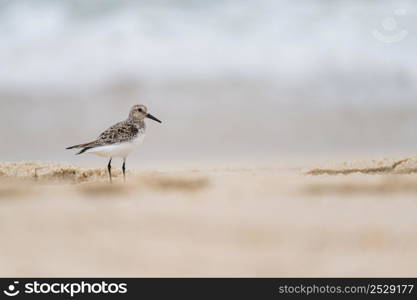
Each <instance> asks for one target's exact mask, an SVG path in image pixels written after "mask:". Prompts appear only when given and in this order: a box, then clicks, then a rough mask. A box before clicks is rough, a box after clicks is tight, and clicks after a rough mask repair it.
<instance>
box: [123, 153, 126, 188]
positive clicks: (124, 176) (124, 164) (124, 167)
mask: <svg viewBox="0 0 417 300" xmlns="http://www.w3.org/2000/svg"><path fill="white" fill-rule="evenodd" d="M122 170H123V179H124V181H125V182H126V158H123V166H122Z"/></svg>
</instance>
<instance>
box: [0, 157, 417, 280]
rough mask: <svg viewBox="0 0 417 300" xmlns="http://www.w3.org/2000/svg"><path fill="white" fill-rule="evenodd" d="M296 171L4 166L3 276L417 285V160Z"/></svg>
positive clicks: (275, 166)
mask: <svg viewBox="0 0 417 300" xmlns="http://www.w3.org/2000/svg"><path fill="white" fill-rule="evenodd" d="M284 162H285V161H284V160H274V161H272V162H270V163H268V164H265V163H262V164H259V165H258V166H255V165H254V164H250V166H249V165H248V166H246V167H245V166H244V164H243V165H239V166H238V165H236V166H231V167H228V166H227V164H223V165H221V164H219V165H218V166H213V165H200V166H198V165H196V166H195V167H189V168H188V169H184V168H179V167H178V168H177V169H176V168H175V167H172V168H169V169H167V170H164V169H163V168H159V169H158V170H157V171H152V170H146V171H140V170H133V171H131V172H130V173H129V174H128V182H127V183H126V184H125V183H123V182H122V176H121V174H120V171H118V170H114V176H115V184H113V185H110V184H109V183H108V182H107V181H108V179H107V174H106V172H105V170H104V169H83V168H79V167H77V166H71V165H62V164H54V163H40V162H19V163H7V162H3V163H1V164H0V175H1V177H0V236H2V240H3V242H2V247H0V266H1V268H0V276H10V277H17V276H26V277H31V276H33V277H34V276H44V277H49V276H51V277H52V276H60V277H72V276H83V277H87V276H97V277H106V276H111V277H114V276H124V277H126V276H146V277H148V276H151V277H153V276H162V277H172V276H175V277H178V276H179V277H188V276H200V277H208V276H238V277H248V276H257V277H266V276H274V277H281V276H297V277H299V276H313V277H316V276H320V277H327V276H343V277H347V276H371V277H372V276H377V277H380V276H386V277H391V276H416V270H417V263H416V262H417V260H416V258H417V254H416V253H417V238H416V236H417V226H416V225H417V224H416V223H417V221H416V218H415V211H416V210H417V202H416V201H415V196H416V194H417V177H416V176H417V175H416V172H417V160H415V159H410V160H409V161H406V162H404V163H402V164H400V165H399V166H398V167H396V168H395V169H390V167H389V166H392V164H393V163H395V160H391V159H385V160H374V161H372V160H368V161H356V162H351V161H349V162H343V161H340V162H336V163H332V164H331V165H329V164H327V165H326V164H323V163H322V161H321V163H318V161H317V162H314V161H310V162H309V163H305V164H304V166H305V168H303V167H302V166H300V164H293V163H291V161H290V162H289V163H288V162H287V163H284ZM385 167H386V168H385ZM384 168H385V169H384ZM35 170H36V171H35ZM349 170H350V171H349Z"/></svg>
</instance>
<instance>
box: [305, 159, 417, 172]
mask: <svg viewBox="0 0 417 300" xmlns="http://www.w3.org/2000/svg"><path fill="white" fill-rule="evenodd" d="M353 173H362V174H412V173H417V159H416V158H405V159H401V160H397V161H392V160H388V159H384V160H379V161H377V160H373V161H371V162H353V163H344V164H343V165H342V166H335V167H331V168H316V169H312V170H309V171H307V172H306V173H305V174H307V175H349V174H353Z"/></svg>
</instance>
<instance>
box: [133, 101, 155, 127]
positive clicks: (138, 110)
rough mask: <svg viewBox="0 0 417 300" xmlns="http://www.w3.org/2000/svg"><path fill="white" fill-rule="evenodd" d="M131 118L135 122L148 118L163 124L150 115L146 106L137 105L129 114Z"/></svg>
mask: <svg viewBox="0 0 417 300" xmlns="http://www.w3.org/2000/svg"><path fill="white" fill-rule="evenodd" d="M129 118H130V119H133V120H144V119H146V118H148V119H151V120H154V121H156V122H159V123H162V122H161V121H160V120H158V119H157V118H155V117H154V116H152V115H151V114H150V113H148V109H147V108H146V106H145V105H141V104H137V105H134V106H133V107H132V109H131V110H130V113H129Z"/></svg>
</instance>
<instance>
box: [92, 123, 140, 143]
mask: <svg viewBox="0 0 417 300" xmlns="http://www.w3.org/2000/svg"><path fill="white" fill-rule="evenodd" d="M137 134H138V129H137V127H136V126H135V125H134V124H132V123H130V122H126V121H123V122H119V123H117V124H115V125H113V126H112V127H110V128H109V129H107V130H106V131H104V132H103V133H102V134H100V136H99V137H98V138H97V140H96V141H95V142H94V144H95V145H94V146H93V145H92V146H93V147H96V146H102V145H108V144H118V143H123V142H127V141H129V140H131V139H132V138H134V137H135V136H136V135H137Z"/></svg>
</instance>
